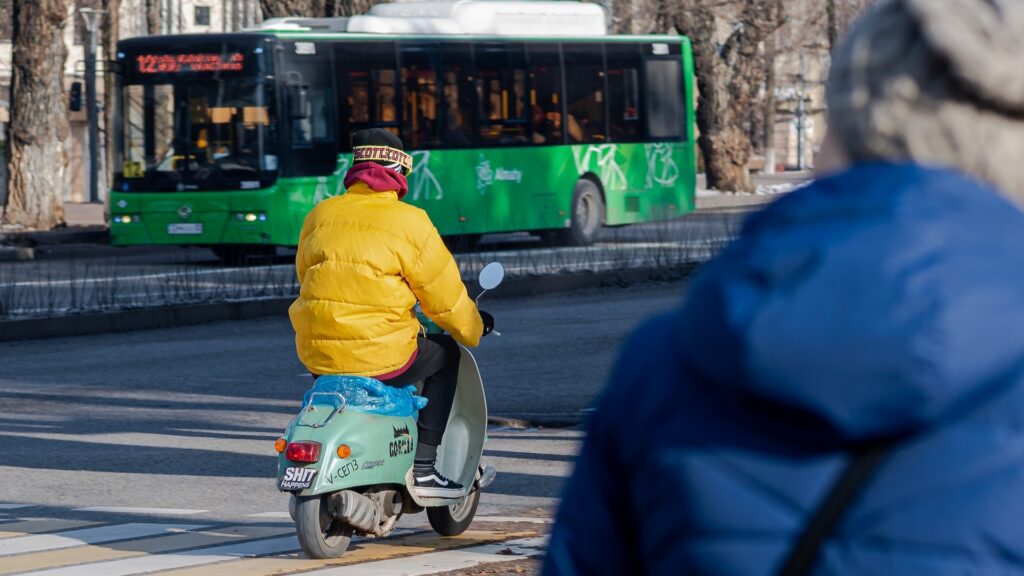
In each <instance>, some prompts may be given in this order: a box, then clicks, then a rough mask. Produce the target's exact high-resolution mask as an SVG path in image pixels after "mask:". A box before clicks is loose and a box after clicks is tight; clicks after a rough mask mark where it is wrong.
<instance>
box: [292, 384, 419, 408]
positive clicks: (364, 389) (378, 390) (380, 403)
mask: <svg viewBox="0 0 1024 576" xmlns="http://www.w3.org/2000/svg"><path fill="white" fill-rule="evenodd" d="M302 402H303V405H304V406H308V405H311V404H312V405H327V406H331V407H333V408H334V409H339V408H344V409H345V410H352V411H356V412H363V413H366V414H380V415H384V416H400V417H406V416H415V415H416V414H417V413H418V412H419V410H420V409H422V408H423V407H424V406H426V405H427V399H426V398H424V397H422V396H418V395H417V394H416V387H415V386H411V385H410V386H406V387H404V388H396V387H394V386H388V385H387V384H384V383H383V382H381V381H380V380H375V379H373V378H367V377H365V376H348V375H331V374H325V375H323V376H320V377H319V378H317V379H316V382H315V383H314V384H313V387H312V388H311V389H309V390H307V391H306V394H305V396H304V397H303V399H302Z"/></svg>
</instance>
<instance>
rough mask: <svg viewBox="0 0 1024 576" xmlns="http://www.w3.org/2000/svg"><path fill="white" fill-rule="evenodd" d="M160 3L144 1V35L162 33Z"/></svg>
mask: <svg viewBox="0 0 1024 576" xmlns="http://www.w3.org/2000/svg"><path fill="white" fill-rule="evenodd" d="M160 1H161V0H146V33H147V34H149V35H150V36H155V35H157V34H159V33H161V32H162V31H163V22H162V20H163V18H161V17H160Z"/></svg>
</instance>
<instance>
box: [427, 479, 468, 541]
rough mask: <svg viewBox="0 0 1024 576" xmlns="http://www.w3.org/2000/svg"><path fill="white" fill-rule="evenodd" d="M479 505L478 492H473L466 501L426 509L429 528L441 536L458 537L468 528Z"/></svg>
mask: <svg viewBox="0 0 1024 576" xmlns="http://www.w3.org/2000/svg"><path fill="white" fill-rule="evenodd" d="M479 504H480V490H473V491H472V492H470V493H469V496H466V499H465V500H463V501H462V502H459V503H458V504H452V505H451V506H438V507H436V508H427V520H429V521H430V527H431V528H433V529H434V532H437V533H438V534H440V535H441V536H458V535H459V534H462V533H463V532H465V531H466V528H469V525H470V524H471V523H472V522H473V517H474V516H476V507H477V506H478V505H479Z"/></svg>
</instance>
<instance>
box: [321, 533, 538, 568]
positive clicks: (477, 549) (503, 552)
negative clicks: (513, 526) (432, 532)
mask: <svg viewBox="0 0 1024 576" xmlns="http://www.w3.org/2000/svg"><path fill="white" fill-rule="evenodd" d="M545 541H546V538H544V537H537V538H523V539H517V540H511V541H507V542H502V543H500V544H487V545H483V546H473V547H471V548H461V549H458V550H445V551H443V552H432V553H430V554H423V555H420V556H413V557H410V558H397V559H390V560H379V561H377V562H368V563H364V564H359V565H357V566H340V567H336V568H326V569H323V570H315V571H313V572H308V573H306V574H304V575H303V576H393V575H394V574H401V575H402V576H425V575H427V574H434V573H436V572H447V571H449V570H458V569H460V568H471V567H473V566H477V565H479V564H487V563H492V562H504V561H509V560H518V559H522V558H524V557H529V556H537V555H539V554H541V553H542V550H543V547H544V544H545ZM509 552H511V553H512V554H509Z"/></svg>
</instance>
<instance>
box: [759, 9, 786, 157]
mask: <svg viewBox="0 0 1024 576" xmlns="http://www.w3.org/2000/svg"><path fill="white" fill-rule="evenodd" d="M775 10H776V12H775V17H776V18H777V21H778V22H779V23H780V24H781V23H782V22H784V18H785V13H784V8H783V6H782V0H777V1H776V3H775ZM778 56H779V31H778V30H776V31H775V32H774V33H772V34H771V35H769V36H768V39H767V40H766V41H765V48H764V69H765V75H764V169H763V170H762V171H761V172H762V173H763V174H775V165H776V164H777V162H776V160H775V85H776V76H775V62H776V60H777V58H778Z"/></svg>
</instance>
